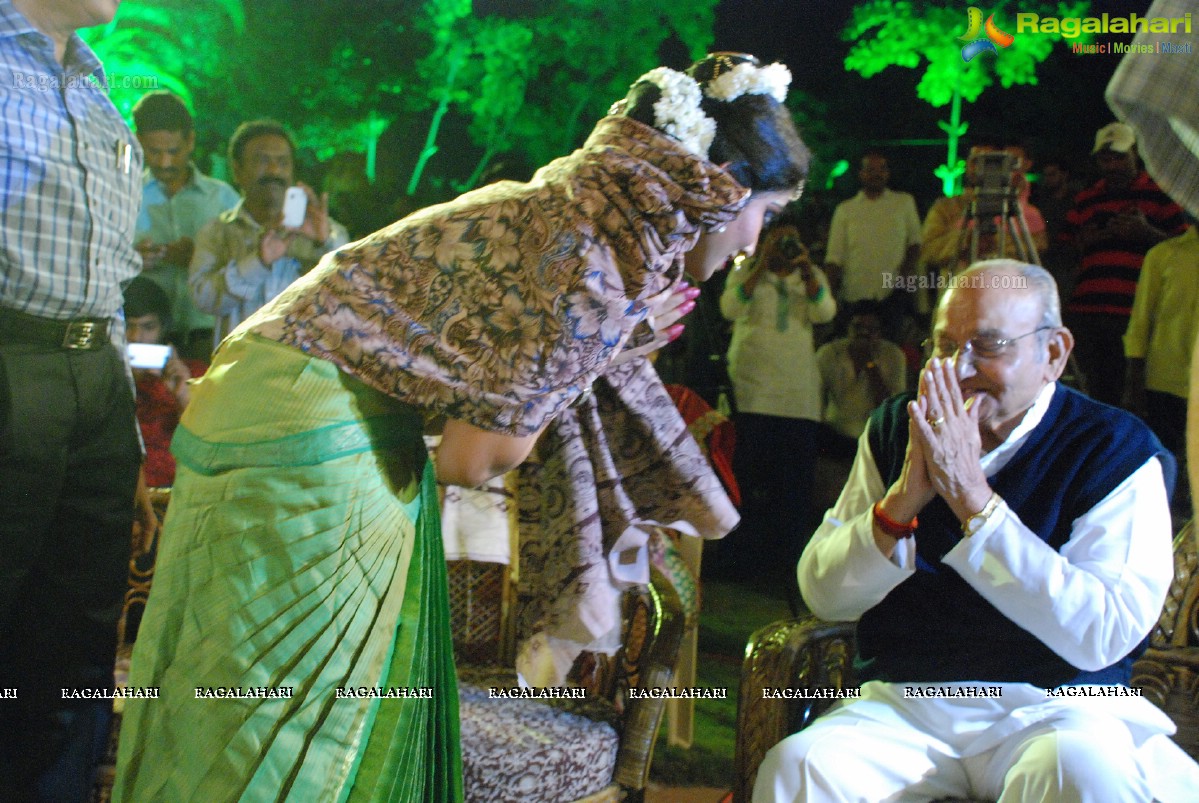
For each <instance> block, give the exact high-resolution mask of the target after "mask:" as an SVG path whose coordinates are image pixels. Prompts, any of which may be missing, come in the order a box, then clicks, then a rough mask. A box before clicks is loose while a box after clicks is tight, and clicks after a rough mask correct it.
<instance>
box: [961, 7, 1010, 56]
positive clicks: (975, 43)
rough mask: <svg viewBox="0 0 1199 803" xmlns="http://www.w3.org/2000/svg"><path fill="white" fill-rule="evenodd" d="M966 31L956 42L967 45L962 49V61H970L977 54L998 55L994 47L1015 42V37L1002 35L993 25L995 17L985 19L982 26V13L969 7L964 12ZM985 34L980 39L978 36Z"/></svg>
mask: <svg viewBox="0 0 1199 803" xmlns="http://www.w3.org/2000/svg"><path fill="white" fill-rule="evenodd" d="M966 21H967V25H968V27H967V29H966V33H965V34H964V35H963V36H959V37H958V41H961V42H967V43H968V44H967V45H966V46H965V47H963V48H962V61H970V60H971V59H972V58H974V57H975V56H977V55H978V54H979V53H985V52H986V51H988V50H989V51H991V52H992V53H999V51H998V50H996V49H995V45H999V46H1000V47H1007V46H1009V45H1010V44H1011V43H1012V42H1014V41H1016V37H1014V36H1012V35H1011V34H1010V33H1004V32H1003V31H1001V30H999V28H998V27H997V26H996V25H995V15H994V14H992V15H990V16H989V17H987V24H986V25H983V13H982V11H980V10H979V9H977V8H975V7H974V6H970V8H968V9H967V10H966ZM980 33H983V34H986V35H985V36H983V37H980V36H979V34H980Z"/></svg>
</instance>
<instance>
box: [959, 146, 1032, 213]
mask: <svg viewBox="0 0 1199 803" xmlns="http://www.w3.org/2000/svg"><path fill="white" fill-rule="evenodd" d="M1020 168H1021V160H1020V157H1018V156H1016V155H1015V154H1013V153H1008V152H1006V151H982V152H978V153H972V154H970V160H969V162H968V164H967V174H968V175H971V176H972V177H973V179H974V187H975V190H974V193H975V194H974V199H975V209H976V211H975V216H976V217H978V218H983V219H985V220H990V219H991V218H994V217H995V216H996V215H1000V216H1002V215H1005V214H1010V212H1011V210H1012V209H1015V208H1016V205H1017V201H1018V199H1017V195H1016V186H1015V184H1014V183H1013V182H1012V177H1013V176H1014V175H1015V174H1016V171H1017V170H1019V169H1020ZM1005 202H1006V205H1005Z"/></svg>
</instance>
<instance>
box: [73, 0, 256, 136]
mask: <svg viewBox="0 0 1199 803" xmlns="http://www.w3.org/2000/svg"><path fill="white" fill-rule="evenodd" d="M245 23H246V18H245V11H244V9H243V7H242V0H125V2H123V3H121V4H120V6H119V7H118V10H117V14H116V16H115V17H114V18H113V21H112V22H110V23H109V24H108V25H101V26H97V27H95V28H89V29H85V30H83V31H81V32H80V35H81V36H82V37H83V39H84V41H86V42H87V43H88V44H89V45H90V46H91V47H92V49H93V50H95V51H96V53H97V54H98V55H99V56H100V60H101V61H102V62H103V63H104V66H105V71H106V73H107V75H108V79H109V85H110V92H109V95H110V97H111V98H112V101H113V103H114V104H115V105H116V107H117V108H118V109H119V110H120V111H121V113H122V114H123V115H125V117H126V118H127V119H129V118H130V114H131V112H132V109H133V105H134V104H135V103H136V102H137V100H138V98H140V97H141V96H142V95H143V94H145V93H146V92H147V91H150V90H152V89H169V90H171V91H172V92H175V93H176V94H178V95H180V96H181V97H182V98H183V99H184V101H185V102H187V103H188V104H189V105H193V106H194V93H193V92H192V87H196V86H205V85H209V86H210V85H213V84H220V83H223V82H222V81H221V78H220V75H221V59H220V57H219V55H218V54H220V53H221V52H223V51H225V50H226V49H227V48H228V46H229V45H230V44H231V43H232V42H234V41H236V38H237V37H239V36H241V35H243V34H244V33H245ZM147 79H149V80H147ZM227 89H229V90H232V87H227Z"/></svg>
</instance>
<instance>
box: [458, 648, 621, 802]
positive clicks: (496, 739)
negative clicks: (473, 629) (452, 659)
mask: <svg viewBox="0 0 1199 803" xmlns="http://www.w3.org/2000/svg"><path fill="white" fill-rule="evenodd" d="M516 685H517V684H516V673H515V671H513V670H503V669H479V668H472V667H459V681H458V694H459V718H460V721H461V731H462V765H463V775H464V776H465V785H466V800H467V803H508V802H509V801H511V803H518V801H519V802H520V803H542V802H544V803H563V801H571V800H578V799H579V798H583V797H586V796H588V795H591V794H595V793H597V792H599V791H601V790H603V789H604V787H606V786H608V785H609V784H610V783H611V782H612V775H613V773H614V772H615V768H616V750H617V747H618V743H619V739H618V737H617V735H616V729H615V727H613V723H615V722H616V721H617V716H616V712H615V711H614V710H613V708H612V706H611V704H609V703H608V702H607V701H606V700H600V699H596V698H594V697H589V698H588V699H586V700H536V699H502V698H494V699H493V698H491V697H490V696H489V694H488V690H489V689H490V688H493V687H498V688H506V689H511V688H513V687H515V686H516Z"/></svg>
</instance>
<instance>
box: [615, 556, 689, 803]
mask: <svg viewBox="0 0 1199 803" xmlns="http://www.w3.org/2000/svg"><path fill="white" fill-rule="evenodd" d="M627 596H628V597H629V606H630V609H629V613H628V619H627V620H626V621H628V623H629V624H628V632H627V633H626V637H625V645H626V646H625V647H624V648H623V649H622V650H621V654H620V656H619V659H620V664H619V667H620V669H619V676H620V677H619V678H618V681H619V684H620V687H622V688H624V689H638V690H651V689H668V688H671V687H672V686H673V685H674V667H675V662H676V660H677V659H678V654H679V644H680V643H682V639H683V626H684V624H685V616H684V613H683V606H682V603H681V602H680V600H679V595H678V593H677V592H676V591H675V590H674V586H672V585H671V584H670V581H668V580H667V579H666V577H665V576H664V575H663V574H662V573H660V572H659V571H658V570H657V569H655V568H651V569H650V584H649V586H648V587H647V588H644V589H640V590H638V591H635V592H630V593H629V594H628V595H627ZM624 706H625V708H624V716H623V726H622V728H623V730H622V733H621V736H620V749H619V751H618V752H617V754H616V775H615V780H616V782H617V783H618V784H620V786H621V787H622V788H623V789H624V790H625V792H626V798H625V800H626V801H639V800H641V799H642V798H643V796H644V794H645V787H646V783H647V781H648V779H649V769H650V762H651V761H652V759H653V754H654V744H655V742H656V740H657V738H658V731H659V730H660V727H659V726H660V725H661V723H662V715H663V714H664V713H665V712H666V700H664V699H661V698H640V697H639V698H636V699H633V698H631V697H626V699H625V703H624Z"/></svg>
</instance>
